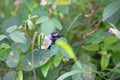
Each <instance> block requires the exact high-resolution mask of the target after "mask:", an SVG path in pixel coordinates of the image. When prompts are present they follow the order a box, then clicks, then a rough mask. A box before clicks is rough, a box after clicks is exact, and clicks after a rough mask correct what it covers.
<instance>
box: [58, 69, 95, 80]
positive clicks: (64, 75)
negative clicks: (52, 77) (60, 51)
mask: <svg viewBox="0 0 120 80" xmlns="http://www.w3.org/2000/svg"><path fill="white" fill-rule="evenodd" d="M90 72H96V71H89V70H73V71H70V72H67V73H65V74H63V75H61V76H60V77H58V78H57V80H64V79H65V78H67V77H69V76H71V75H75V74H79V73H90ZM74 79H75V78H74ZM93 80H94V79H93Z"/></svg>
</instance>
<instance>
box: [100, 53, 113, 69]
mask: <svg viewBox="0 0 120 80" xmlns="http://www.w3.org/2000/svg"><path fill="white" fill-rule="evenodd" d="M110 56H111V54H103V55H102V57H101V69H102V70H105V69H106V68H107V66H108V64H109V61H110Z"/></svg>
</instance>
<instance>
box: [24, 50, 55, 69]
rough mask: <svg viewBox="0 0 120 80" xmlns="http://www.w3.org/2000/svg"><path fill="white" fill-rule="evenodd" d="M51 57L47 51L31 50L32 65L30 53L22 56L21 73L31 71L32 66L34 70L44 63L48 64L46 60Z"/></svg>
mask: <svg viewBox="0 0 120 80" xmlns="http://www.w3.org/2000/svg"><path fill="white" fill-rule="evenodd" d="M52 56H53V54H51V53H50V51H49V50H47V49H42V50H39V49H34V50H33V63H32V52H30V53H28V54H27V55H25V56H24V58H23V60H22V70H23V71H31V70H33V66H32V65H33V64H34V68H35V69H36V68H38V67H40V66H42V65H44V64H45V63H47V62H48V60H49V59H50V58H51V57H52Z"/></svg>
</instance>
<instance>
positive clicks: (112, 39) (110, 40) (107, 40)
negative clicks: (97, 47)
mask: <svg viewBox="0 0 120 80" xmlns="http://www.w3.org/2000/svg"><path fill="white" fill-rule="evenodd" d="M117 41H118V39H117V38H116V37H115V36H108V37H107V38H105V40H104V41H103V43H104V45H105V46H107V45H112V44H114V43H116V42H117Z"/></svg>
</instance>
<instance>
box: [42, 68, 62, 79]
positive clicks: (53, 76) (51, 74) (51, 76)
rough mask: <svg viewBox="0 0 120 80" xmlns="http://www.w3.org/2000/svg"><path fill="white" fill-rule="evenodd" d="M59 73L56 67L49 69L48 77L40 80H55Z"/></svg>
mask: <svg viewBox="0 0 120 80" xmlns="http://www.w3.org/2000/svg"><path fill="white" fill-rule="evenodd" d="M53 70H54V71H53ZM59 72H60V70H59V68H58V67H57V68H54V69H50V70H49V71H48V75H47V76H46V77H45V78H43V79H42V80H56V78H57V77H58V76H59Z"/></svg>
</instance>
